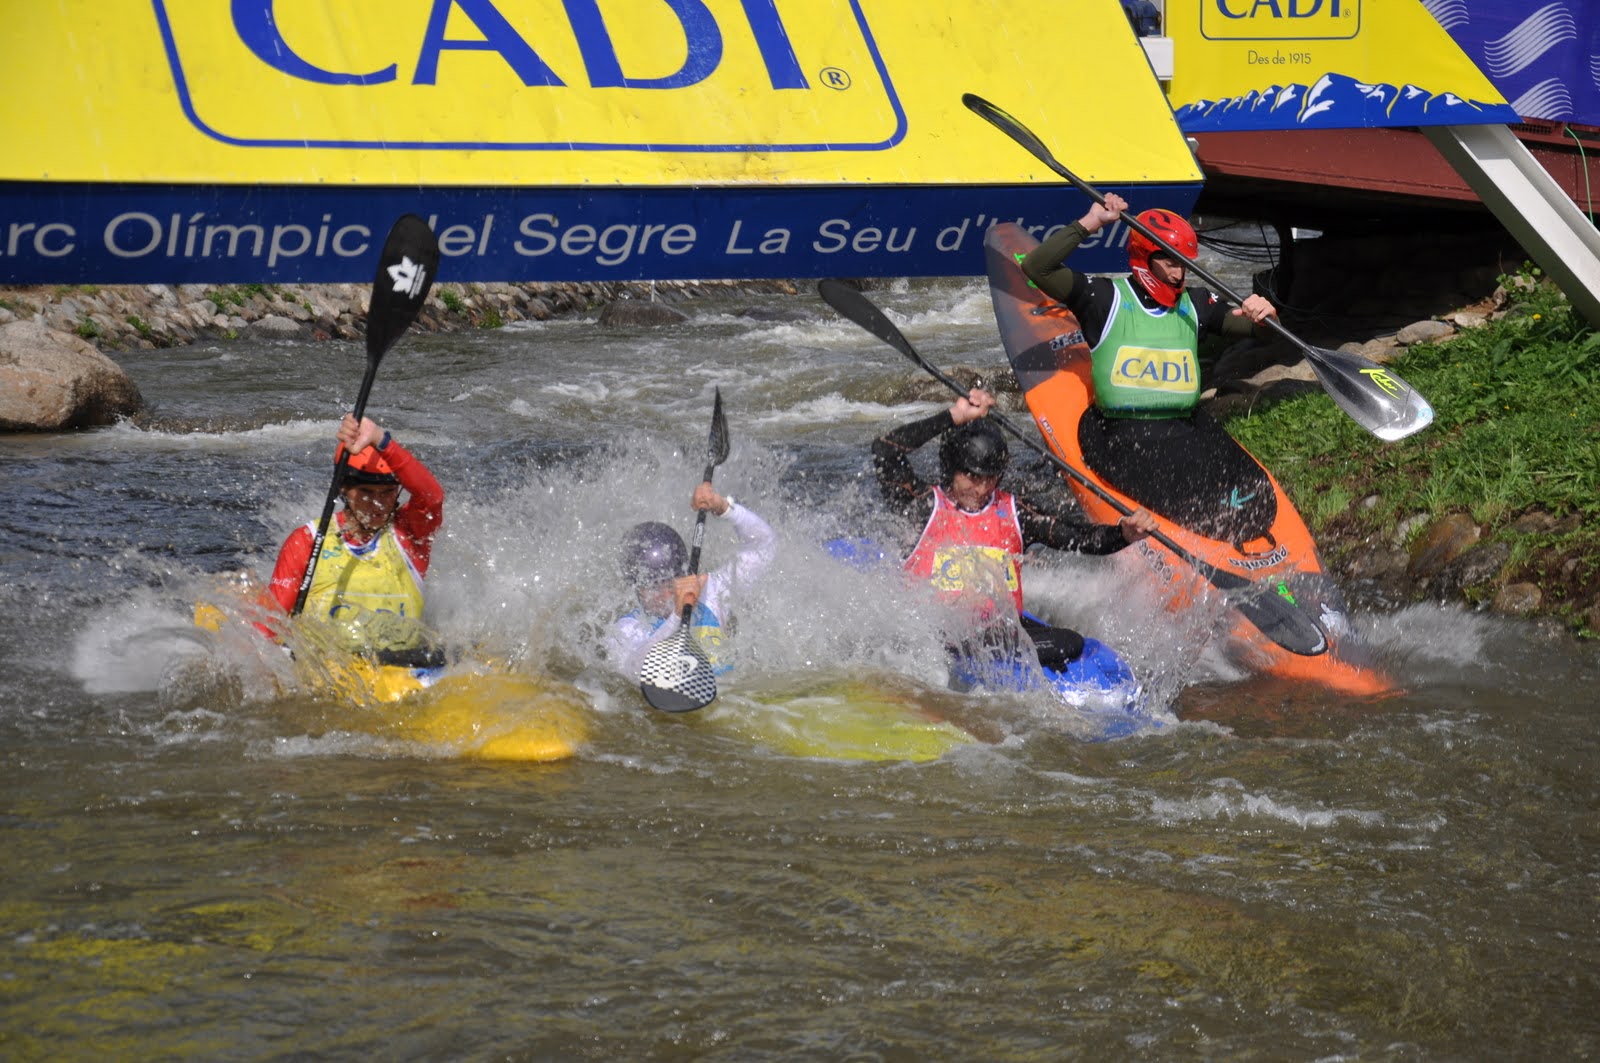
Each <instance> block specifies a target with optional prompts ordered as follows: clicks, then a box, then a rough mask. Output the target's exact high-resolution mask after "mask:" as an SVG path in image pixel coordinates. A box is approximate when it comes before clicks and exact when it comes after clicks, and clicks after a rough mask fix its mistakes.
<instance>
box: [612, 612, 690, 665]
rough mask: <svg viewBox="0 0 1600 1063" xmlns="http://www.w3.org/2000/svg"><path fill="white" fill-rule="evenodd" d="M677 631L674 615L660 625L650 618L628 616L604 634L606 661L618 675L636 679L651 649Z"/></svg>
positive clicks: (675, 616)
mask: <svg viewBox="0 0 1600 1063" xmlns="http://www.w3.org/2000/svg"><path fill="white" fill-rule="evenodd" d="M677 630H678V615H677V614H676V613H674V614H673V615H672V616H669V617H667V618H666V619H665V620H663V621H662V622H661V623H659V624H658V623H656V621H655V618H653V617H644V616H638V615H636V614H632V613H630V614H629V615H627V616H625V617H623V618H622V619H620V620H618V621H617V622H616V623H614V624H612V625H611V630H609V631H608V632H606V660H607V661H609V662H611V667H613V668H615V669H616V670H617V671H618V672H621V673H622V674H623V675H625V676H627V677H628V678H630V679H635V678H637V677H638V675H639V666H640V665H641V664H643V663H644V658H645V654H647V653H649V652H650V648H651V647H652V646H654V645H655V644H656V643H658V642H660V641H661V640H662V639H664V638H666V637H667V636H669V635H671V634H672V633H673V632H674V631H677Z"/></svg>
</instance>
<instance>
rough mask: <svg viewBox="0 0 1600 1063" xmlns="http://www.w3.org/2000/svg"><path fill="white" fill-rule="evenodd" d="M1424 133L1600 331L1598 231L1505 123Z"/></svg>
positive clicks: (1426, 129) (1437, 128) (1430, 128)
mask: <svg viewBox="0 0 1600 1063" xmlns="http://www.w3.org/2000/svg"><path fill="white" fill-rule="evenodd" d="M1422 131H1423V132H1424V133H1425V134H1427V137H1428V139H1429V141H1431V142H1432V143H1433V146H1434V147H1435V148H1437V149H1438V150H1439V154H1441V155H1443V156H1444V157H1445V159H1446V161H1448V162H1449V163H1450V165H1451V166H1454V167H1455V169H1456V172H1457V173H1459V174H1460V175H1461V176H1462V177H1463V178H1465V179H1466V181H1467V184H1469V185H1471V186H1472V190H1473V191H1474V192H1476V193H1478V198H1479V199H1481V200H1483V202H1484V205H1485V206H1487V207H1488V208H1489V209H1490V210H1491V211H1493V212H1494V215H1495V217H1497V218H1499V219H1500V223H1501V224H1502V225H1504V226H1505V227H1506V230H1507V231H1508V232H1510V233H1511V235H1512V236H1514V237H1515V238H1516V240H1517V242H1518V243H1519V244H1521V245H1522V248H1523V250H1525V251H1527V252H1528V254H1530V255H1532V256H1533V260H1534V261H1535V262H1537V263H1538V264H1539V266H1540V268H1542V269H1543V270H1544V271H1545V273H1547V274H1548V275H1549V276H1550V278H1551V279H1552V280H1554V281H1555V282H1556V284H1557V285H1559V286H1560V288H1561V290H1562V291H1563V292H1565V293H1566V295H1567V299H1568V300H1569V301H1571V303H1572V306H1573V309H1575V310H1577V311H1578V313H1580V314H1582V315H1583V316H1584V317H1585V318H1586V319H1587V320H1588V321H1589V323H1590V324H1591V325H1593V326H1595V327H1596V328H1600V232H1596V231H1595V227H1594V224H1593V223H1592V222H1591V221H1590V220H1589V219H1588V217H1587V216H1585V215H1584V213H1583V211H1581V210H1579V209H1578V206H1577V204H1575V203H1573V202H1572V198H1571V197H1570V196H1568V195H1567V193H1566V192H1565V191H1563V190H1562V188H1561V186H1560V185H1559V184H1557V183H1556V180H1555V178H1553V177H1551V176H1550V174H1549V172H1548V171H1546V170H1545V168H1544V167H1543V166H1541V165H1540V164H1539V160H1538V159H1536V158H1534V156H1533V153H1532V152H1530V151H1529V150H1528V149H1527V147H1526V146H1525V145H1524V144H1523V143H1522V141H1520V140H1518V139H1517V137H1516V135H1515V134H1514V133H1512V132H1511V130H1510V129H1508V128H1506V127H1505V126H1503V125H1454V126H1423V127H1422Z"/></svg>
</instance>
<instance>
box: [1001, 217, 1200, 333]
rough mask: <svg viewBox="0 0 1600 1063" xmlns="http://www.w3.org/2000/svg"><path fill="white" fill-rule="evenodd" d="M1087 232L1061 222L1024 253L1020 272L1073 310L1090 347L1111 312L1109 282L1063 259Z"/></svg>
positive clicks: (1081, 227)
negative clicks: (1082, 271)
mask: <svg viewBox="0 0 1600 1063" xmlns="http://www.w3.org/2000/svg"><path fill="white" fill-rule="evenodd" d="M1088 235H1089V233H1088V231H1087V230H1085V229H1084V227H1083V226H1082V225H1079V224H1078V223H1077V222H1073V223H1072V224H1070V225H1064V226H1062V227H1061V228H1060V229H1057V230H1056V231H1055V232H1053V233H1051V234H1050V235H1049V236H1047V237H1045V239H1044V242H1043V243H1041V244H1040V245H1039V246H1038V247H1036V248H1034V249H1033V250H1032V251H1029V252H1028V253H1027V254H1026V255H1024V256H1023V258H1022V272H1023V274H1024V275H1026V276H1027V278H1028V279H1029V280H1030V281H1032V282H1033V283H1034V284H1035V285H1036V286H1037V287H1038V289H1039V290H1040V291H1041V292H1044V293H1045V294H1046V295H1048V296H1049V297H1050V298H1052V299H1054V300H1055V301H1056V302H1058V303H1060V304H1061V305H1062V306H1065V307H1066V308H1067V309H1068V310H1071V311H1072V314H1073V316H1074V317H1076V318H1077V319H1078V327H1079V328H1081V329H1083V335H1084V338H1085V339H1087V340H1088V341H1089V346H1091V347H1093V346H1094V345H1095V344H1097V343H1099V342H1100V337H1101V335H1102V334H1103V333H1104V332H1105V327H1106V318H1107V317H1109V316H1110V314H1111V304H1112V296H1113V289H1112V287H1111V282H1110V281H1108V280H1106V279H1105V278H1103V277H1091V276H1089V275H1087V274H1084V273H1077V272H1074V271H1073V270H1071V269H1069V268H1068V267H1067V265H1066V261H1065V260H1066V258H1067V256H1069V255H1071V254H1072V252H1073V251H1075V250H1077V248H1078V245H1079V244H1081V243H1082V242H1083V241H1084V239H1085V238H1086V237H1088ZM1196 305H1198V304H1196Z"/></svg>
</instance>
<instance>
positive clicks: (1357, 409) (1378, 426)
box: [961, 92, 1433, 442]
mask: <svg viewBox="0 0 1600 1063" xmlns="http://www.w3.org/2000/svg"><path fill="white" fill-rule="evenodd" d="M961 102H962V103H964V104H966V105H967V108H968V109H969V110H971V111H972V112H973V113H975V114H977V115H978V116H979V117H981V118H984V119H986V120H987V121H988V122H989V123H991V124H992V125H994V126H995V127H996V128H998V129H999V130H1000V131H1001V132H1003V133H1005V134H1006V135H1007V136H1009V137H1011V139H1012V140H1015V141H1016V142H1017V143H1018V144H1021V145H1022V146H1023V147H1024V148H1027V149H1028V151H1030V152H1032V153H1033V157H1034V158H1036V159H1038V160H1039V161H1040V162H1042V163H1044V164H1045V165H1046V166H1048V167H1050V169H1052V170H1054V171H1055V172H1056V173H1057V174H1058V175H1060V176H1061V177H1064V178H1066V179H1067V180H1068V181H1070V182H1072V184H1074V185H1076V186H1077V188H1078V189H1079V191H1081V192H1083V193H1084V194H1085V195H1087V196H1088V197H1089V198H1091V199H1093V200H1094V201H1095V202H1096V203H1099V204H1100V205H1102V206H1104V205H1105V201H1106V197H1105V196H1103V195H1101V194H1100V192H1099V191H1098V190H1097V189H1095V188H1094V187H1093V186H1091V185H1089V184H1088V183H1087V182H1085V181H1084V180H1083V179H1082V178H1080V177H1078V175H1077V174H1075V173H1073V172H1072V171H1071V170H1069V169H1067V168H1066V167H1065V166H1063V165H1061V163H1059V162H1057V161H1056V159H1055V156H1053V155H1051V154H1050V151H1049V149H1048V148H1046V147H1045V146H1044V144H1043V143H1042V142H1040V140H1039V138H1038V137H1036V136H1034V135H1033V133H1032V132H1030V131H1029V130H1028V128H1027V127H1026V126H1024V125H1023V124H1022V123H1021V122H1019V121H1017V120H1016V119H1015V118H1013V117H1011V116H1010V115H1009V114H1007V113H1006V112H1004V111H1002V110H1001V109H1000V108H998V107H996V106H995V105H994V104H992V103H990V102H989V101H988V100H985V99H984V98H983V97H981V96H974V95H973V94H972V93H970V92H969V93H966V94H965V95H963V96H962V97H961ZM1122 220H1123V221H1124V222H1126V223H1127V224H1128V227H1129V228H1131V229H1133V230H1134V231H1135V232H1138V233H1140V234H1141V235H1143V236H1144V237H1145V238H1146V239H1148V240H1149V241H1150V242H1151V243H1153V244H1155V245H1156V246H1157V247H1159V248H1161V249H1162V250H1163V251H1165V252H1166V253H1167V254H1169V255H1171V256H1172V257H1173V258H1174V259H1176V260H1177V261H1180V262H1183V263H1184V264H1185V265H1187V266H1188V268H1189V269H1191V270H1193V271H1194V272H1195V273H1196V274H1197V275H1198V276H1199V277H1200V278H1201V279H1202V280H1204V281H1205V282H1206V283H1207V284H1210V285H1211V286H1212V287H1213V288H1215V289H1216V290H1217V291H1219V292H1221V293H1222V294H1223V295H1224V296H1226V297H1227V298H1228V299H1229V300H1230V301H1232V302H1234V303H1238V304H1240V305H1243V303H1244V300H1243V299H1242V298H1240V297H1239V296H1238V295H1237V294H1235V293H1234V292H1233V291H1232V290H1231V289H1229V288H1228V286H1227V285H1225V284H1223V283H1222V282H1221V281H1220V280H1218V279H1217V278H1216V277H1215V276H1213V275H1212V274H1211V273H1209V272H1207V271H1206V269H1205V268H1204V267H1202V266H1201V265H1200V264H1199V263H1197V262H1195V261H1194V260H1193V259H1189V258H1184V257H1183V256H1182V255H1180V254H1178V252H1177V251H1175V250H1174V249H1173V247H1172V245H1171V244H1168V243H1167V242H1166V241H1164V240H1162V239H1161V237H1160V236H1158V235H1156V234H1155V233H1153V232H1151V231H1150V228H1149V227H1148V226H1146V225H1145V224H1144V223H1143V222H1141V221H1139V219H1138V218H1135V217H1133V216H1132V215H1130V214H1127V213H1124V214H1123V215H1122ZM1266 323H1267V325H1268V327H1270V328H1272V329H1273V330H1274V331H1276V332H1277V333H1278V335H1280V336H1282V337H1283V338H1284V339H1286V340H1288V341H1289V342H1290V343H1293V344H1294V345H1295V346H1296V347H1299V348H1300V350H1302V351H1303V352H1305V356H1306V359H1307V360H1308V361H1309V362H1310V363H1311V368H1312V370H1313V371H1314V372H1315V373H1316V374H1317V380H1318V381H1320V382H1321V384H1322V387H1323V390H1325V391H1326V392H1327V393H1328V394H1329V396H1331V397H1332V399H1333V401H1334V402H1336V403H1338V404H1339V407H1340V408H1341V409H1343V410H1344V412H1345V413H1347V414H1349V415H1350V417H1351V419H1352V420H1354V421H1355V422H1356V423H1357V424H1359V425H1360V426H1361V427H1362V428H1365V429H1366V430H1367V431H1369V432H1371V433H1372V434H1373V435H1375V436H1377V437H1378V438H1379V439H1382V440H1385V441H1389V442H1392V441H1394V440H1396V439H1404V438H1405V437H1406V436H1408V435H1411V434H1412V433H1413V432H1420V431H1422V429H1424V428H1426V427H1428V425H1429V424H1431V423H1432V422H1433V407H1432V406H1430V405H1428V400H1426V399H1424V398H1423V397H1422V396H1421V395H1419V394H1417V392H1416V390H1415V389H1414V388H1412V387H1411V385H1410V384H1407V383H1406V382H1405V381H1404V380H1402V379H1400V377H1399V375H1398V374H1396V373H1394V372H1393V371H1391V370H1389V369H1386V368H1384V367H1383V366H1381V365H1379V364H1378V363H1377V362H1374V361H1371V360H1370V359H1367V358H1363V357H1361V356H1360V355H1358V354H1350V353H1348V352H1346V351H1330V350H1328V349H1327V348H1326V347H1314V346H1312V345H1311V344H1309V343H1307V342H1306V341H1305V340H1302V339H1301V338H1300V337H1298V336H1296V335H1295V334H1294V333H1292V332H1290V331H1289V330H1288V329H1287V328H1285V327H1284V326H1283V324H1282V322H1280V321H1279V320H1278V319H1277V317H1275V316H1274V317H1269V318H1267V321H1266Z"/></svg>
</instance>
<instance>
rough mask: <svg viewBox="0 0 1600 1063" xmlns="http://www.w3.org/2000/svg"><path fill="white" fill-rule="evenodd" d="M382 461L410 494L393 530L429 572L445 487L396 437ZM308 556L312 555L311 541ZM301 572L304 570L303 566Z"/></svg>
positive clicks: (420, 570) (419, 567)
mask: <svg viewBox="0 0 1600 1063" xmlns="http://www.w3.org/2000/svg"><path fill="white" fill-rule="evenodd" d="M383 460H384V461H386V462H388V463H389V467H390V468H391V469H393V470H394V474H395V475H396V476H397V477H399V478H400V486H401V487H403V488H405V490H406V493H407V494H408V495H410V497H409V498H407V499H406V504H405V505H403V506H401V507H400V511H399V512H398V513H396V514H395V515H394V530H395V531H396V532H397V533H398V538H399V539H400V543H401V545H402V546H404V547H405V550H406V553H407V554H409V555H410V556H411V563H412V564H413V565H415V566H416V567H417V572H418V573H420V574H423V575H426V574H427V572H428V561H429V560H430V559H431V558H432V556H433V534H434V532H436V531H438V530H439V524H440V523H441V522H442V521H443V520H444V488H443V487H441V486H440V485H439V481H438V480H436V479H435V478H434V475H433V473H431V472H429V471H428V467H427V466H426V465H424V464H422V459H421V458H418V457H417V456H416V455H415V454H412V453H411V452H410V451H409V450H407V449H406V448H405V447H402V446H401V445H400V444H399V443H396V442H395V441H394V440H393V439H390V440H389V445H388V446H387V447H384V448H383ZM306 556H307V557H308V558H309V557H310V556H311V554H310V547H309V544H308V545H307V553H306ZM301 571H302V572H304V571H305V569H304V567H303V566H302V568H301ZM290 600H291V602H292V601H293V599H290Z"/></svg>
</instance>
